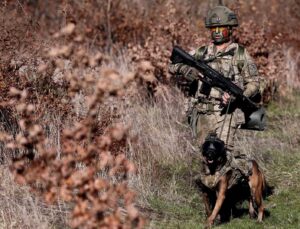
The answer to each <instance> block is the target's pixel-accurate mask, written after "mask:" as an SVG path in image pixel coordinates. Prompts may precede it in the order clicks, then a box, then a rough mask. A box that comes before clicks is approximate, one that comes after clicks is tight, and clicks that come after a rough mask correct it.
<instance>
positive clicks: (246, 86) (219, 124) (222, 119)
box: [169, 6, 262, 150]
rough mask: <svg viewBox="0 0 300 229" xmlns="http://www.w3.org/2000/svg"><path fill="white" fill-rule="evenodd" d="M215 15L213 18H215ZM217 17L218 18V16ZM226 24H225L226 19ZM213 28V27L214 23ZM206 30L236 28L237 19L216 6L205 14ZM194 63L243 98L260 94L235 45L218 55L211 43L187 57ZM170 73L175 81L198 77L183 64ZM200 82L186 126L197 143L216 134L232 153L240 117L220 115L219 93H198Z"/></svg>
mask: <svg viewBox="0 0 300 229" xmlns="http://www.w3.org/2000/svg"><path fill="white" fill-rule="evenodd" d="M216 15H217V16H216ZM218 15H219V16H218ZM228 15H229V19H230V21H229V22H228V20H229V19H228V20H227V16H228ZM215 18H216V19H217V20H216V24H213V22H214V19H215ZM205 23H206V27H208V28H210V27H212V26H213V25H215V26H218V24H219V25H220V26H223V25H228V26H231V27H233V26H237V25H238V23H237V19H236V17H235V15H234V14H233V12H232V11H230V10H229V9H228V8H226V7H223V6H219V7H216V8H215V9H213V10H212V11H211V12H209V14H208V19H206V22H205ZM190 54H191V55H193V56H194V57H195V58H196V59H198V60H200V59H201V60H204V61H205V62H207V63H208V65H210V66H211V67H212V68H214V69H215V70H217V71H219V72H220V73H222V74H223V75H224V76H225V77H226V78H229V79H230V80H232V81H233V82H234V83H236V84H237V85H238V86H239V87H241V88H242V89H243V90H244V95H245V96H248V97H249V96H253V95H255V94H256V93H258V92H261V90H262V84H261V78H260V77H259V74H258V71H257V67H256V65H255V63H254V61H253V59H252V58H251V57H250V55H249V53H248V52H247V50H246V49H245V48H244V47H242V46H241V45H239V44H237V43H233V42H231V43H229V45H228V46H227V47H226V48H225V49H224V50H221V51H218V52H217V51H216V44H214V43H211V44H209V45H207V46H203V47H200V48H198V49H196V50H194V51H192V52H191V53H190ZM169 71H170V73H172V74H174V75H175V77H176V78H177V79H182V78H184V79H185V80H187V81H190V82H191V81H193V80H196V77H195V74H199V73H198V71H197V70H196V69H193V68H190V67H189V66H187V65H184V64H171V65H170V66H169ZM201 86H202V82H201V81H200V80H198V90H197V92H196V94H195V96H194V97H192V98H190V99H189V102H188V104H189V105H188V109H187V115H188V120H189V124H190V125H191V127H192V130H193V134H194V136H197V139H198V140H199V142H200V143H202V142H203V141H204V138H205V137H206V135H207V134H208V133H209V132H216V133H217V134H218V136H219V137H220V139H221V140H223V141H224V142H225V143H226V146H227V148H228V149H229V150H231V149H233V139H234V135H235V132H236V129H237V126H238V125H239V124H240V123H241V122H242V121H243V114H241V111H239V110H236V111H234V112H231V113H230V114H228V115H222V116H221V115H220V114H221V110H222V108H221V107H220V104H221V100H222V95H223V92H222V91H220V90H218V89H216V88H213V89H212V90H211V92H210V94H209V96H206V95H203V94H201V93H200V88H201Z"/></svg>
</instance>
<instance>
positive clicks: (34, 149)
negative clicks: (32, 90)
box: [0, 24, 146, 228]
mask: <svg viewBox="0 0 300 229" xmlns="http://www.w3.org/2000/svg"><path fill="white" fill-rule="evenodd" d="M61 36H63V37H64V39H68V40H69V41H70V43H69V45H68V46H58V47H56V48H55V49H51V50H50V52H49V53H48V58H49V59H50V60H51V61H52V62H53V64H54V65H55V66H56V67H57V68H61V67H63V65H61V64H60V62H61V61H64V59H65V58H68V59H70V60H71V68H70V69H69V70H67V71H66V72H65V76H67V77H66V78H67V80H68V81H69V86H68V90H69V93H70V95H71V96H72V95H74V94H75V93H78V92H82V91H85V92H86V94H87V96H86V101H87V107H88V111H87V113H86V116H85V117H82V119H81V120H79V121H77V122H76V121H74V123H73V125H71V126H72V128H66V127H64V128H63V129H62V130H61V141H60V142H61V145H60V146H59V148H60V152H59V154H57V153H56V151H57V149H52V148H49V145H48V144H47V142H48V139H47V137H46V136H45V133H44V131H43V128H42V126H41V125H40V124H39V122H38V118H37V116H36V109H35V106H34V105H33V104H31V103H30V102H29V100H28V92H27V91H26V90H18V89H16V88H11V89H10V92H9V96H10V100H9V102H8V103H7V104H6V105H7V106H11V107H14V108H15V110H16V112H18V115H19V117H20V120H19V126H20V132H19V133H18V134H17V135H16V136H15V137H13V136H10V135H9V134H6V133H2V134H1V135H0V139H1V141H5V143H6V146H7V147H9V148H11V149H15V150H16V149H18V150H19V151H20V154H19V155H18V157H16V158H14V160H13V163H12V165H11V171H12V172H13V173H14V175H15V178H16V181H18V182H19V183H22V184H28V185H30V186H31V188H32V189H33V190H35V191H37V192H39V193H41V194H42V195H43V196H44V198H45V200H46V201H47V202H49V203H53V202H55V201H57V200H58V199H62V200H64V201H66V202H71V203H72V204H73V205H74V209H73V211H72V214H71V220H70V225H71V226H72V227H73V228H141V227H143V225H144V220H143V218H142V217H141V215H140V213H139V211H138V209H137V208H136V207H135V204H134V201H135V194H134V193H133V192H132V191H131V190H130V188H129V187H128V185H127V180H128V178H129V176H130V175H133V174H134V173H135V172H136V169H135V166H134V165H133V163H132V162H130V161H129V160H128V159H127V157H126V155H125V154H124V153H123V152H116V151H114V152H112V151H111V148H112V146H113V145H115V144H118V143H119V142H123V141H124V140H125V139H126V137H127V130H128V129H127V128H126V127H124V126H123V125H121V124H115V125H112V126H111V127H110V128H107V129H106V130H105V133H104V134H99V133H98V132H97V128H95V125H96V123H97V121H98V120H97V118H98V116H97V114H98V107H99V105H100V104H101V103H103V101H105V100H106V99H107V98H109V97H117V96H120V95H122V94H123V91H124V90H125V88H126V87H127V85H128V84H129V83H130V82H131V81H133V80H135V79H136V77H138V75H137V74H133V73H130V74H128V75H124V76H123V75H121V74H120V73H119V72H118V71H115V70H112V69H106V70H105V69H103V71H101V73H100V76H99V75H96V74H93V73H92V72H91V71H90V68H93V67H95V65H98V64H99V62H98V61H99V60H102V59H103V55H102V54H99V53H96V54H95V55H92V57H91V55H90V53H88V52H87V51H86V50H85V49H84V48H83V46H82V45H78V44H77V45H74V44H75V43H76V42H77V40H76V39H77V37H78V34H77V31H76V28H75V26H74V25H71V24H69V25H67V27H65V28H63V29H62V30H61V31H60V32H59V33H57V34H55V37H56V38H57V39H59V38H60V37H61ZM84 58H88V61H87V62H86V63H82V62H81V61H80V60H82V59H84ZM40 70H41V71H46V70H47V66H44V67H43V68H41V69H40ZM145 70H146V69H145ZM79 73H81V74H79Z"/></svg>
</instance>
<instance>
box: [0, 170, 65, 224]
mask: <svg viewBox="0 0 300 229" xmlns="http://www.w3.org/2000/svg"><path fill="white" fill-rule="evenodd" d="M0 177H1V184H0V195H1V197H0V206H1V211H0V212H1V213H0V214H1V216H0V227H1V228H28V229H29V228H35V227H37V226H38V227H39V228H66V227H67V224H66V220H67V218H68V215H69V207H68V206H67V205H65V204H64V203H63V202H59V203H58V204H56V205H47V204H46V203H45V202H43V201H42V200H41V199H40V198H39V197H37V196H36V195H35V194H33V193H32V192H31V191H30V189H29V188H28V187H27V186H20V185H18V184H16V183H15V181H14V178H13V176H12V174H11V173H10V171H9V169H8V167H7V166H4V165H1V167H0Z"/></svg>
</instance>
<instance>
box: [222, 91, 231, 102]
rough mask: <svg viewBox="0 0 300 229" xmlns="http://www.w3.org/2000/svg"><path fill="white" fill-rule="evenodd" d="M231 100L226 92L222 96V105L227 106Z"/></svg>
mask: <svg viewBox="0 0 300 229" xmlns="http://www.w3.org/2000/svg"><path fill="white" fill-rule="evenodd" d="M229 100H230V95H229V94H228V93H227V92H225V93H224V94H223V95H222V103H223V104H224V105H227V104H228V103H229Z"/></svg>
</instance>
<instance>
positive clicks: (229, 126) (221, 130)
mask: <svg viewBox="0 0 300 229" xmlns="http://www.w3.org/2000/svg"><path fill="white" fill-rule="evenodd" d="M188 122H189V124H190V126H191V128H192V131H193V135H194V137H195V138H196V140H197V142H198V143H199V144H202V143H203V142H204V140H205V137H206V136H207V135H208V134H209V133H212V132H214V133H216V134H217V135H218V137H219V138H220V139H221V140H222V141H224V142H225V144H226V147H227V149H228V150H230V151H232V150H233V147H234V140H235V137H236V132H237V126H238V125H239V124H240V123H241V113H240V112H239V111H235V112H233V113H231V114H227V115H225V114H224V115H221V109H220V108H219V105H213V104H201V103H200V104H197V105H195V106H193V107H192V109H190V111H189V112H188Z"/></svg>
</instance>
